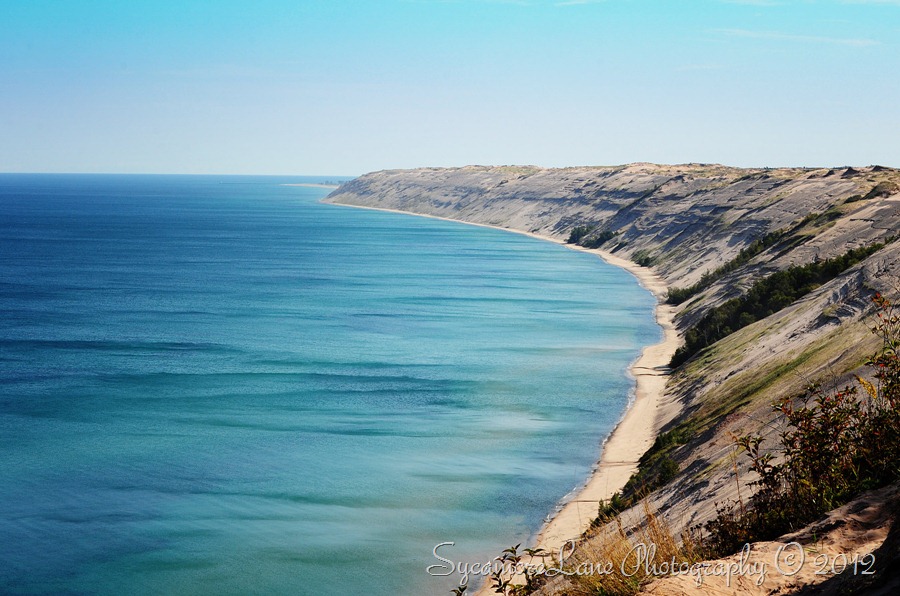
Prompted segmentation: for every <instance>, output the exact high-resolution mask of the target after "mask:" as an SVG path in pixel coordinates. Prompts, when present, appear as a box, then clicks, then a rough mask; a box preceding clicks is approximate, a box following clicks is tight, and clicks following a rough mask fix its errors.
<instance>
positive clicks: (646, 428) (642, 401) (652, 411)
mask: <svg viewBox="0 0 900 596" xmlns="http://www.w3.org/2000/svg"><path fill="white" fill-rule="evenodd" d="M331 204H335V203H331ZM335 205H337V206H339V207H352V208H355V209H371V210H374V211H387V212H390V213H402V214H404V215H416V216H419V217H428V218H431V219H441V220H444V221H453V222H456V223H465V224H469V225H475V226H481V227H485V228H494V229H497V230H504V231H507V232H514V233H517V234H524V235H526V236H531V237H533V238H538V239H540V240H546V241H548V242H554V243H556V244H560V245H562V246H565V247H567V248H571V249H573V250H580V251H583V252H589V253H592V254H595V255H597V256H598V257H599V258H601V259H603V260H604V261H606V262H607V263H609V264H610V265H614V266H616V267H621V268H622V269H625V270H626V271H628V272H629V273H631V274H632V275H634V277H635V278H637V280H638V283H640V284H641V286H642V287H644V288H645V289H646V290H648V291H649V292H651V293H652V294H653V295H654V296H655V297H656V299H657V305H656V311H655V316H656V321H657V323H658V324H659V326H660V327H661V328H662V330H663V339H662V341H661V342H660V343H658V344H654V345H651V346H648V347H645V348H644V349H643V351H642V352H641V355H640V357H638V359H637V360H635V362H634V363H633V364H632V365H631V367H630V368H629V373H630V374H631V375H632V376H633V377H634V379H635V389H634V394H633V396H632V399H631V400H630V402H629V404H628V407H627V408H626V410H625V413H624V415H623V416H622V419H621V420H620V421H619V423H618V424H617V425H616V427H615V429H613V431H612V433H610V435H609V437H607V439H606V441H605V442H604V443H603V449H602V453H601V456H600V461H599V462H598V463H597V465H596V467H595V468H594V470H593V472H592V473H591V476H590V478H588V479H587V482H586V483H585V485H584V486H583V488H581V489H580V490H579V491H578V492H577V493H576V494H575V495H574V496H573V497H572V498H571V499H570V500H568V501H566V502H564V503H563V506H562V508H561V509H559V510H558V511H556V512H554V513H551V516H552V517H551V519H550V521H549V522H547V523H545V524H544V527H543V528H542V529H541V531H540V532H539V533H538V537H537V541H536V544H535V547H540V548H543V549H545V550H547V551H549V552H551V553H558V552H559V549H560V547H561V546H563V545H564V544H566V543H567V542H568V541H569V540H572V539H575V538H578V537H580V536H581V534H582V533H583V532H584V531H585V530H587V529H588V527H589V526H590V523H591V521H592V520H593V519H594V518H596V516H597V509H598V504H599V501H600V500H602V499H609V498H610V497H612V495H613V493H615V492H617V491H619V490H621V489H622V487H624V486H625V483H626V482H628V479H629V478H630V477H631V475H632V474H633V473H634V472H635V471H637V467H638V460H639V459H640V458H641V456H642V455H643V454H644V453H645V452H646V451H647V449H649V448H650V446H651V445H652V444H653V441H654V440H655V439H656V435H657V434H658V431H659V427H660V426H661V421H663V420H667V419H669V418H670V417H671V414H672V413H671V412H668V411H666V412H663V411H662V410H663V408H664V406H663V401H662V396H663V393H664V392H665V387H666V381H667V379H668V373H669V369H668V363H669V360H670V359H671V357H672V354H674V353H675V350H676V349H677V348H678V342H679V338H678V332H677V330H676V329H675V324H674V315H675V310H674V308H673V307H671V306H669V305H667V304H665V297H666V290H667V287H666V284H665V283H664V282H663V281H662V279H660V278H659V276H657V275H656V274H654V273H653V272H652V271H651V270H650V269H647V268H645V267H641V266H639V265H637V264H635V263H633V262H631V261H629V260H627V259H623V258H621V257H618V256H616V255H613V254H611V253H609V252H607V251H604V250H601V249H588V248H583V247H580V246H575V245H572V244H566V243H565V242H564V241H562V240H559V239H557V238H552V237H549V236H543V235H540V234H534V233H531V232H525V231H521V230H514V229H510V228H504V227H500V226H492V225H488V224H480V223H473V222H467V221H461V220H458V219H451V218H448V217H439V216H435V215H425V214H421V213H412V212H409V211H400V210H397V209H383V208H378V207H361V206H357V205H341V204H335ZM669 407H672V406H669ZM482 593H486V592H484V591H482Z"/></svg>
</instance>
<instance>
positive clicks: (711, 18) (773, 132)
mask: <svg viewBox="0 0 900 596" xmlns="http://www.w3.org/2000/svg"><path fill="white" fill-rule="evenodd" d="M898 73H900V0H881V1H878V0H868V1H866V0H857V1H849V0H845V1H841V0H820V1H816V0H807V1H788V0H784V1H779V0H771V1H767V0H743V1H740V0H732V1H725V0H698V1H677V0H668V1H640V0H605V1H590V0H583V1H578V0H569V1H565V0H521V1H516V0H507V1H504V0H456V1H454V0H369V1H363V0H359V1H346V0H321V1H320V0H289V1H288V0H286V1H277V0H256V1H243V0H242V1H230V0H219V1H198V0H179V1H177V2H176V1H171V2H170V1H167V0H150V1H147V0H128V1H122V0H115V1H103V0H57V1H44V0H4V1H3V2H2V3H0V171H5V172H16V171H24V172H136V173H139V172H156V173H235V174H238V173H260V174H266V173H272V174H275V173H279V174H327V175H337V174H346V175H354V174H361V173H364V172H366V171H370V170H376V169H384V168H406V167H417V166H455V165H465V164H513V163H515V164H536V165H543V166H567V165H611V164H620V163H627V162H633V161H653V162H661V163H683V162H689V161H697V162H719V163H725V164H729V165H738V166H781V165H806V166H813V165H815V166H833V165H843V164H853V165H868V164H873V163H879V164H883V165H889V166H900V74H898Z"/></svg>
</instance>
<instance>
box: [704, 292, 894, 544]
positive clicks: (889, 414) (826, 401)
mask: <svg viewBox="0 0 900 596" xmlns="http://www.w3.org/2000/svg"><path fill="white" fill-rule="evenodd" d="M873 301H874V302H875V304H876V306H877V308H878V314H877V324H876V325H875V326H874V327H873V328H872V331H873V332H874V333H875V334H876V335H878V336H879V337H880V338H881V340H882V348H881V350H880V351H879V352H878V354H876V355H875V356H873V357H872V358H871V359H870V360H869V362H868V365H869V367H870V368H871V370H872V373H873V377H874V379H875V382H874V383H872V382H870V381H868V380H866V379H863V378H862V377H856V380H857V383H856V385H852V386H846V387H844V388H842V389H838V390H830V391H829V390H825V389H823V387H822V386H821V385H820V384H813V385H811V386H810V387H809V388H808V389H807V390H806V391H805V392H804V393H803V394H802V395H801V396H800V397H799V399H791V398H790V397H785V398H781V399H779V400H778V401H777V402H776V403H775V404H774V408H775V410H776V411H777V412H778V413H779V414H780V415H781V417H782V418H783V420H784V422H785V423H786V428H785V430H784V431H783V432H782V433H781V436H780V442H781V449H780V452H781V458H780V461H778V463H776V459H778V458H776V455H775V454H774V453H772V452H762V451H761V450H760V445H761V443H762V437H760V436H758V435H747V436H742V437H738V438H737V439H736V441H737V443H738V444H739V445H740V446H741V447H742V448H743V449H744V450H745V451H746V452H747V453H748V454H749V455H750V460H751V470H753V471H754V472H756V474H757V475H758V479H757V480H755V481H754V482H752V483H751V484H752V485H754V486H757V487H758V490H757V492H756V493H755V494H754V495H753V497H751V498H750V501H749V504H747V505H746V506H745V504H744V503H742V502H737V503H729V504H726V505H724V506H722V507H720V508H719V510H718V516H717V517H716V519H714V520H713V521H711V522H709V523H707V524H706V530H707V531H708V533H709V543H708V547H709V548H710V549H712V551H713V552H716V553H718V554H726V553H730V552H735V551H737V550H738V549H739V548H740V547H741V546H742V545H743V544H745V543H747V542H757V541H762V540H771V539H773V538H776V537H778V536H780V535H782V534H784V533H786V532H792V531H796V530H798V529H800V528H802V527H803V526H805V525H807V524H808V523H810V522H812V521H814V520H816V519H817V518H819V517H820V516H821V515H822V514H823V513H825V512H827V511H830V510H831V509H834V508H836V507H839V506H841V505H843V504H845V503H847V502H849V501H850V500H852V499H853V498H854V497H856V496H857V495H859V494H860V493H862V492H863V491H866V490H871V489H873V488H878V487H881V486H885V485H887V484H890V483H892V482H895V481H897V480H898V479H900V356H898V351H900V314H898V311H897V310H896V309H895V308H894V307H893V305H892V304H891V302H890V301H888V300H887V299H886V298H884V297H882V296H881V295H878V294H876V295H875V297H874V298H873Z"/></svg>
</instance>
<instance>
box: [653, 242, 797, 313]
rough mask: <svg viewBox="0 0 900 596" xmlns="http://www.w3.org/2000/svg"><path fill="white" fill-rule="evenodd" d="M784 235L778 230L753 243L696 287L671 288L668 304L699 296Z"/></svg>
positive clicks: (709, 274) (704, 278) (703, 278)
mask: <svg viewBox="0 0 900 596" xmlns="http://www.w3.org/2000/svg"><path fill="white" fill-rule="evenodd" d="M784 235H785V232H784V231H783V230H776V231H774V232H769V233H768V234H766V235H765V236H763V237H762V238H757V239H756V240H754V241H753V242H751V243H750V245H749V246H747V247H746V248H742V249H741V252H739V253H738V255H737V256H736V257H735V258H733V259H731V260H730V261H728V262H727V263H725V264H724V265H722V266H721V267H718V268H716V269H714V270H713V271H707V272H706V273H704V274H703V276H702V277H701V278H700V281H698V282H697V283H695V284H694V285H692V286H688V287H686V288H671V289H670V290H669V293H668V296H667V298H666V302H668V303H669V304H681V303H682V302H684V301H685V300H687V299H688V298H691V297H692V296H694V295H696V294H699V293H700V292H702V291H703V290H705V289H706V288H708V287H709V286H711V285H712V284H713V283H714V282H715V281H716V280H718V279H720V278H722V277H724V276H725V275H727V274H729V273H731V272H732V271H735V270H737V269H738V268H740V267H742V266H744V265H746V264H747V263H749V262H750V260H751V259H752V258H753V257H755V256H756V255H758V254H760V253H762V252H763V251H764V250H766V249H767V248H769V247H771V246H774V245H775V244H776V243H778V242H779V241H780V240H781V239H782V238H783V237H784Z"/></svg>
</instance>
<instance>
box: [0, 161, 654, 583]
mask: <svg viewBox="0 0 900 596" xmlns="http://www.w3.org/2000/svg"><path fill="white" fill-rule="evenodd" d="M317 180H319V181H320V180H321V179H317V178H271V177H263V178H258V177H203V176H89V175H83V176H70V175H0V311H2V318H0V469H2V471H3V473H2V477H0V535H2V536H3V540H2V541H0V591H2V592H4V593H29V594H30V593H67V594H123V593H130V594H246V593H281V594H363V593H365V594H376V595H377V594H385V595H387V594H432V593H433V594H441V593H448V590H449V589H450V587H452V586H453V585H456V583H457V582H458V579H459V578H458V576H455V575H454V576H451V577H443V578H439V577H431V576H430V575H429V574H428V573H426V567H428V566H429V565H432V564H436V563H440V562H439V561H438V560H436V559H435V558H434V556H433V554H432V549H433V548H434V546H435V545H436V544H438V543H441V542H447V541H453V542H454V543H455V545H454V546H452V547H448V548H444V549H443V550H442V551H441V552H442V554H443V556H445V557H447V558H451V559H453V560H454V561H459V562H463V561H468V562H476V561H487V560H490V559H491V558H492V557H494V556H496V555H497V554H499V552H500V551H501V550H502V549H503V548H506V547H507V546H510V545H512V544H515V543H518V542H523V541H526V540H527V539H528V538H529V537H531V536H532V535H533V534H534V532H535V531H536V530H537V529H538V528H539V527H540V525H541V522H542V520H543V518H544V517H545V516H546V515H547V514H548V513H549V512H551V511H552V510H553V507H554V505H555V504H556V503H557V502H558V501H559V499H561V498H562V497H563V496H564V495H566V494H567V493H568V492H569V491H571V490H572V489H573V488H574V487H575V486H576V485H578V484H580V483H581V482H583V481H584V479H585V478H586V476H587V475H588V473H589V471H590V468H591V466H592V464H593V463H594V462H595V461H596V459H597V457H598V455H599V443H600V441H601V440H602V439H603V437H604V436H605V435H606V434H607V433H608V432H609V431H610V430H611V429H612V427H613V426H614V424H615V422H616V421H617V420H618V419H619V418H620V416H621V414H622V411H623V409H624V407H625V405H626V402H627V399H628V394H629V391H630V390H631V387H632V382H631V380H629V379H628V378H627V376H626V373H625V369H626V367H627V365H628V364H629V363H630V362H631V361H633V360H634V359H635V358H636V357H637V355H638V353H639V352H640V349H641V348H642V347H643V346H645V345H648V344H650V343H653V342H655V341H657V340H658V339H659V337H660V330H659V328H658V327H657V325H656V324H655V323H654V322H653V319H652V308H653V304H654V301H653V298H652V297H651V296H650V295H649V293H647V292H646V291H644V290H643V289H641V288H640V287H639V286H638V285H637V283H636V282H635V280H634V279H633V278H632V277H631V276H630V275H629V274H627V273H626V272H624V271H622V270H619V269H616V268H613V267H611V266H609V265H606V264H605V263H603V262H601V261H600V260H599V259H597V258H596V257H594V256H592V255H588V254H585V253H579V252H575V251H570V250H568V249H566V248H564V247H561V246H557V245H554V244H551V243H547V242H542V241H539V240H535V239H532V238H528V237H524V236H521V235H517V234H512V233H508V232H503V231H498V230H492V229H485V228H479V227H474V226H466V225H462V224H457V223H452V222H444V221H437V220H432V219H425V218H418V217H411V216H406V215H399V214H392V213H383V212H375V211H367V210H359V209H352V208H345V207H336V206H331V205H324V204H321V203H320V202H319V201H320V199H321V198H322V197H323V196H325V194H326V193H327V191H326V190H322V189H319V188H310V187H295V186H283V185H282V184H283V183H285V182H315V181H317Z"/></svg>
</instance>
